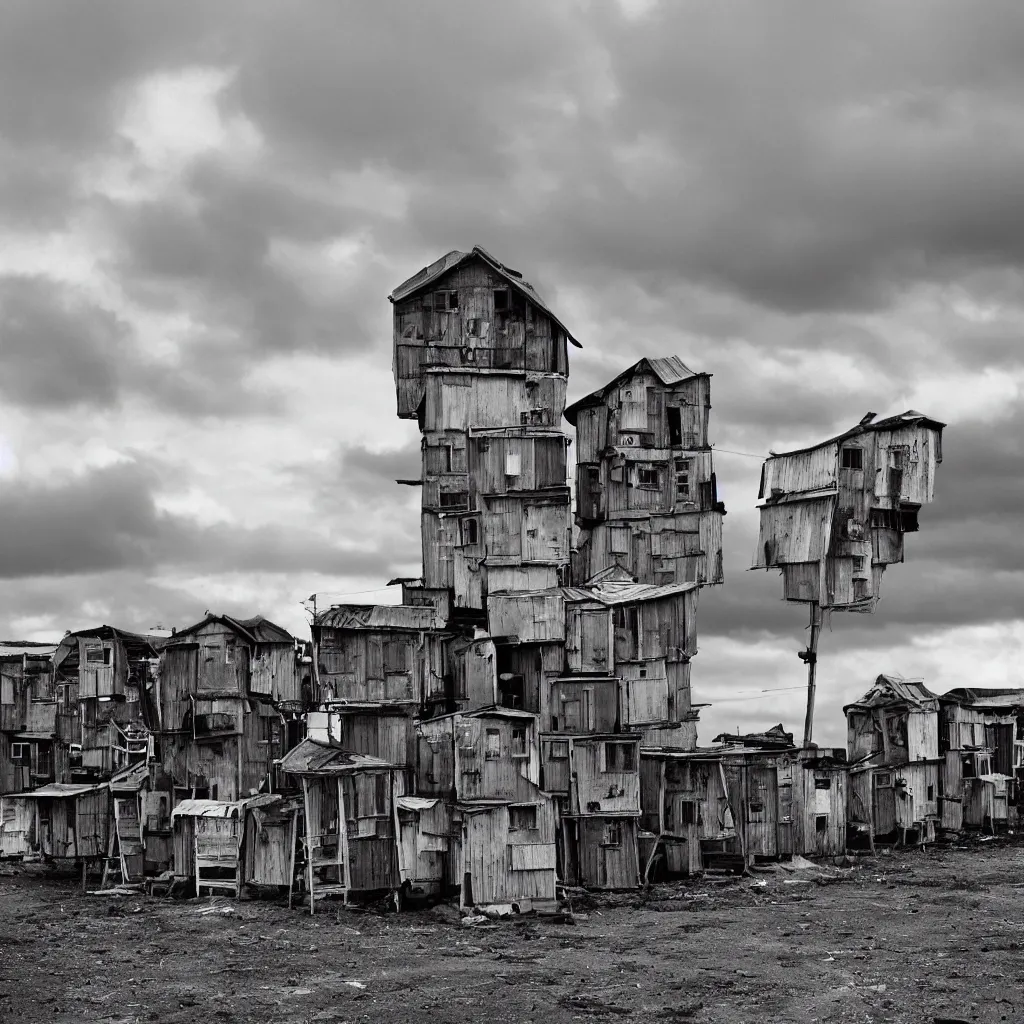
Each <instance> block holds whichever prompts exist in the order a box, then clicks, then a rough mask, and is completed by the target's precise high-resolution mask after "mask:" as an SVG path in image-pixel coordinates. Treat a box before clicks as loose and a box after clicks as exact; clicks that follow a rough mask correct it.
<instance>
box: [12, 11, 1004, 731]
mask: <svg viewBox="0 0 1024 1024" xmlns="http://www.w3.org/2000/svg"><path fill="white" fill-rule="evenodd" d="M3 7H4V15H3V17H4V30H3V32H2V33H0V231H2V239H0V352H2V363H0V392H2V396H0V531H2V532H0V536H2V538H3V544H2V546H0V574H2V577H3V582H4V585H3V587H2V591H0V635H2V636H4V637H9V638H32V639H45V638H48V637H54V636H60V635H61V634H62V633H63V632H64V631H65V630H66V629H75V628H80V627H83V626H86V625H92V624H96V623H97V622H108V623H113V624H116V625H121V626H123V627H124V628H129V629H143V630H144V629H148V628H150V627H153V626H156V625H166V626H169V625H171V624H179V625H181V624H185V623H189V622H192V621H195V620H196V619H198V618H200V617H201V616H202V615H203V613H204V612H205V610H206V609H208V608H209V609H211V610H215V611H216V610H223V611H225V612H229V613H230V612H234V613H238V614H253V613H255V612H257V611H258V612H262V613H263V614H265V615H268V616H270V617H272V618H274V619H276V620H278V621H279V622H281V623H282V624H283V625H286V626H288V627H290V628H291V629H293V630H294V631H296V632H298V633H299V634H300V635H303V634H305V632H306V625H305V623H306V616H305V612H304V610H303V608H302V606H301V603H300V602H301V601H302V600H303V599H304V598H306V597H308V596H309V595H310V594H311V593H312V592H313V591H318V592H320V593H328V594H331V595H334V596H335V598H336V599H337V598H338V597H340V596H341V595H356V596H350V599H352V600H368V601H373V600H384V599H387V600H393V599H394V597H393V595H392V597H390V598H389V597H387V596H386V595H387V592H386V591H381V590H379V589H377V590H375V589H374V588H380V587H381V585H382V584H383V583H384V582H386V580H387V579H389V578H390V577H391V576H394V575H399V574H409V573H414V572H416V571H417V564H418V525H417V514H416V501H417V500H418V495H417V494H416V493H415V492H413V491H412V490H411V489H409V488H401V487H398V486H396V485H395V484H394V483H393V481H394V479H395V477H398V476H410V475H413V473H414V472H415V468H416V465H417V462H418V435H417V433H416V428H415V424H414V423H409V422H407V421H400V420H398V419H396V418H395V416H394V414H393V411H394V392H393V388H392V383H391V354H390V330H391V329H390V306H389V304H388V302H387V295H388V293H389V292H390V291H391V289H392V288H393V287H394V286H395V285H396V284H398V283H399V282H400V281H401V280H403V279H404V278H406V277H407V276H409V275H410V274H412V273H414V272H415V271H416V270H418V269H419V268H420V267H422V266H424V265H425V264H426V263H427V262H429V261H430V260H432V259H434V258H435V257H437V256H438V255H440V254H441V253H443V252H445V251H447V250H448V249H451V248H465V247H469V246H472V245H473V244H480V245H483V246H484V247H486V248H488V249H489V250H490V251H492V252H493V253H494V254H495V255H496V256H497V257H498V258H499V259H501V260H504V261H506V262H508V263H509V264H511V265H512V266H515V267H517V268H519V269H521V270H522V271H524V273H525V274H526V276H527V277H528V278H529V279H531V280H532V281H533V282H534V283H535V284H536V285H537V286H538V287H539V288H540V289H541V290H542V292H543V293H544V294H545V296H546V297H547V298H548V299H549V301H550V303H551V304H552V306H553V307H554V308H555V309H556V311H557V312H558V313H559V315H560V317H561V318H562V319H563V320H564V321H565V322H566V323H567V324H568V325H569V326H570V328H571V329H572V330H573V333H574V334H575V335H576V336H577V337H579V338H580V339H581V340H582V342H583V344H584V346H585V347H584V349H583V351H582V352H578V351H576V350H572V358H573V363H572V375H571V378H570V397H571V398H575V397H578V396H579V395H581V394H584V393H586V392H588V391H590V390H592V389H593V388H594V387H596V386H597V385H598V384H600V383H601V382H602V381H603V380H605V379H607V378H608V377H610V376H612V375H614V374H615V373H616V372H617V371H618V370H619V369H620V368H621V367H623V366H624V365H627V364H629V363H631V362H633V361H635V360H636V359H638V358H640V357H641V356H644V355H665V354H670V353H675V354H678V355H680V356H681V357H682V358H683V359H684V360H685V361H686V362H687V363H688V364H690V365H691V366H693V367H695V368H699V369H702V370H707V371H709V372H711V373H713V374H714V379H713V403H714V410H713V413H712V425H713V431H712V436H713V439H714V440H715V442H716V444H717V446H718V448H719V449H720V451H719V454H718V455H717V457H716V458H717V470H718V475H719V481H720V492H721V493H722V496H723V497H724V499H725V501H726V503H727V507H728V509H729V515H728V517H727V519H726V532H725V542H726V545H727V556H726V572H727V582H726V584H725V585H724V586H723V587H720V588H713V589H711V590H708V591H705V593H704V595H703V599H702V604H701V618H700V654H699V656H698V657H697V659H696V660H695V662H694V668H693V683H694V699H695V700H696V701H702V702H703V701H707V702H712V703H713V705H714V706H713V707H712V708H709V709H707V710H706V711H705V713H704V718H703V721H704V723H705V724H704V725H703V726H702V728H701V739H702V741H703V740H710V739H711V737H712V736H713V735H714V733H715V732H718V731H721V730H725V729H728V730H732V729H735V728H737V727H740V728H748V727H754V726H766V725H771V724H773V723H775V722H777V721H779V720H780V719H782V720H783V721H784V722H785V723H786V724H787V726H788V727H790V728H792V729H793V730H794V731H797V732H799V729H800V725H801V721H802V705H803V694H802V692H801V690H800V689H799V687H800V686H801V685H802V683H803V679H804V676H803V671H804V670H803V666H802V665H801V663H800V662H799V661H798V660H797V658H796V654H795V652H796V651H797V650H798V649H799V648H800V647H801V646H802V645H803V643H804V627H805V625H806V619H805V614H804V611H803V608H802V607H801V606H797V605H785V604H783V603H782V602H781V600H780V594H781V584H780V580H779V579H778V577H777V575H776V574H775V573H774V572H772V573H764V572H758V573H754V572H749V571H747V569H746V567H747V566H748V565H749V560H750V556H751V553H752V551H753V547H754V541H755V536H756V524H757V519H756V512H755V510H754V505H755V502H756V496H757V477H758V472H759V468H760V462H759V459H758V458H751V457H749V456H748V455H740V454H732V453H733V452H743V453H753V454H755V455H763V454H764V453H765V452H766V451H767V450H768V449H769V448H775V449H776V450H784V449H785V448H787V447H797V446H800V445H803V444H806V443H808V442H811V441H813V440H816V439H819V438H821V437H824V436H827V435H828V434H830V433H834V432H836V431H838V430H840V429H843V428H845V427H848V426H850V425H851V424H852V423H855V422H856V421H857V420H859V419H860V417H861V416H862V415H863V414H864V413H865V412H867V411H868V410H871V411H874V412H877V413H878V414H879V415H885V414H889V413H893V412H899V411H902V410H905V409H907V408H910V407H913V408H916V409H920V410H922V411H923V412H925V413H927V414H928V415H930V416H933V417H935V418H938V419H941V420H944V421H946V422H947V423H948V424H949V426H948V429H947V431H946V436H945V442H944V450H945V456H946V460H945V462H944V464H943V465H942V467H941V468H940V476H939V480H938V488H937V497H936V502H935V504H934V505H932V506H929V507H928V508H927V509H926V510H924V512H923V514H922V530H921V532H920V533H919V534H917V535H915V536H913V537H910V538H908V543H907V562H906V564H904V565H902V566H894V567H892V568H890V570H889V571H888V572H887V573H886V576H885V579H884V582H883V589H882V601H881V603H880V604H879V606H878V609H877V612H876V614H875V615H873V616H846V617H842V616H839V615H836V616H835V617H834V620H833V622H832V624H831V631H828V630H826V632H825V633H824V635H823V637H822V641H821V652H822V653H821V661H820V664H819V679H820V689H819V693H820V700H819V714H818V716H817V737H818V738H819V739H820V740H821V741H822V742H826V743H827V742H832V743H842V742H843V741H844V727H843V722H842V718H841V712H840V708H841V705H842V704H843V703H844V701H848V700H850V699H852V698H853V697H855V696H856V695H858V694H859V693H860V692H862V691H863V690H864V689H865V688H866V687H867V685H868V684H869V683H870V681H871V680H872V679H873V677H874V676H875V675H877V674H878V673H879V672H882V671H886V672H899V673H902V674H904V675H908V676H923V677H924V678H925V679H926V680H927V682H928V683H929V685H932V686H933V687H934V688H937V689H939V690H940V691H941V690H943V689H945V688H948V687H950V686H955V685H965V684H970V685H993V686H995V685H1014V684H1018V685H1022V684H1024V679H1022V678H1021V676H1020V669H1019V666H1020V665H1021V664H1024V649H1022V648H1024V540H1022V537H1021V528H1022V517H1021V506H1022V504H1024V485H1022V471H1024V440H1022V439H1024V411H1022V404H1021V385H1022V381H1024V350H1022V345H1021V340H1020V338H1021V327H1022V322H1024V279H1022V265H1024V11H1022V9H1021V7H1020V4H1019V3H1018V2H1015V0H1007V2H999V0H990V2H987V3H985V4H964V3H962V2H959V0H948V2H943V0H934V2H929V3H916V2H912V0H906V2H897V0H878V2H872V0H857V2H844V3H839V2H827V0H819V2H815V3H806V2H801V3H796V2H787V0H773V2H772V3H770V4H769V3H764V2H763V0H750V2H746V3H744V2H732V0H729V2H724V3H715V4H707V3H696V2H693V3H691V2H685V0H671V2H668V0H665V2H662V3H658V2H657V0H654V2H651V0H619V2H615V0H607V2H597V0H594V2H589V0H564V2H561V0H557V2H556V0H544V2H543V3H542V2H540V0H534V2H508V0H504V2H502V3H501V4H498V3H491V4H483V3H480V2H479V0H444V2H431V3H423V2H390V0H385V2H378V3H372V4H370V3H345V2H340V0H325V2H323V3H319V2H315V0H301V2H295V3H288V4H284V3H267V2H261V0H246V2H244V3H242V2H237V3H235V2H231V0H221V2H218V3H195V4H193V3H188V2H182V0H175V2H174V3H170V2H166V0H165V2H161V3H155V2H145V0H136V2H132V3H129V2H127V0H123V2H118V3H111V2H106V0H90V2H89V3H87V4H86V3H81V2H80V0H65V2H62V0H48V2H46V3H39V2H38V0H6V2H5V3H4V5H3ZM726 449H728V450H729V451H726ZM792 687H795V689H788V688H792ZM765 690H768V691H771V692H769V693H764V692H763V691H765Z"/></svg>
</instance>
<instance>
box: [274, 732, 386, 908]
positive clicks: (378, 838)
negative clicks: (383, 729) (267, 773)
mask: <svg viewBox="0 0 1024 1024" xmlns="http://www.w3.org/2000/svg"><path fill="white" fill-rule="evenodd" d="M281 770H282V771H283V772H286V773H288V774H291V775H295V776H298V777H299V778H300V779H301V780H302V800H303V815H304V823H305V824H304V840H303V842H304V854H305V864H306V880H307V887H308V891H309V909H310V913H311V914H312V913H315V911H316V901H317V900H318V899H322V898H323V897H325V896H330V895H340V896H342V897H343V898H344V899H345V901H346V902H348V900H349V897H350V896H351V895H352V894H353V893H368V892H378V891H381V890H394V889H397V888H398V887H399V885H400V884H401V880H400V877H399V872H398V851H397V844H396V836H395V817H394V801H395V798H396V797H397V796H401V795H402V785H403V779H402V772H401V771H400V770H399V769H398V768H397V767H396V766H395V765H393V764H389V763H388V762H387V761H383V760H381V759H380V758H378V757H372V756H370V755H368V754H354V753H352V752H351V751H347V750H343V749H342V748H341V747H338V746H335V745H334V744H331V743H323V742H320V741H318V740H311V739H306V740H303V741H302V742H301V743H300V744H299V745H298V746H297V747H296V748H295V749H294V750H292V751H290V752H289V753H288V754H287V755H286V756H285V757H284V758H283V760H282V762H281Z"/></svg>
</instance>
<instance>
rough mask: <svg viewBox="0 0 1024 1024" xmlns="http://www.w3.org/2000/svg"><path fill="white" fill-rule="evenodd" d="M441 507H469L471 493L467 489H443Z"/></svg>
mask: <svg viewBox="0 0 1024 1024" xmlns="http://www.w3.org/2000/svg"><path fill="white" fill-rule="evenodd" d="M441 508H458V509H468V508H469V494H468V492H466V491H442V492H441Z"/></svg>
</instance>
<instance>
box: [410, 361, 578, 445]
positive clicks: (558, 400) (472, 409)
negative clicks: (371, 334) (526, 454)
mask: <svg viewBox="0 0 1024 1024" xmlns="http://www.w3.org/2000/svg"><path fill="white" fill-rule="evenodd" d="M564 408H565V377H561V376H555V375H552V374H540V373H538V374H524V373H488V374H481V373H458V372H455V373H444V372H428V373H427V374H426V405H425V418H424V429H425V430H432V431H436V430H469V429H471V428H474V427H477V428H490V427H518V426H521V425H522V424H523V418H524V417H526V420H527V422H529V423H531V424H532V425H535V426H539V427H553V426H557V425H558V423H559V422H560V420H561V416H562V410H563V409H564Z"/></svg>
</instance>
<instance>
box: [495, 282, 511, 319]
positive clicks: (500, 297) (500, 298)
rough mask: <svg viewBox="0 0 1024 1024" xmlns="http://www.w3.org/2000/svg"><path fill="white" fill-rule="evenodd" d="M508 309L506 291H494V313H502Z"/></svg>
mask: <svg viewBox="0 0 1024 1024" xmlns="http://www.w3.org/2000/svg"><path fill="white" fill-rule="evenodd" d="M507 309H508V289H507V288H495V289H494V312H495V313H504V312H505V311H506V310H507Z"/></svg>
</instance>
